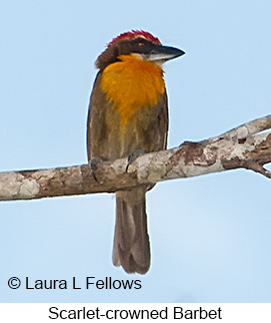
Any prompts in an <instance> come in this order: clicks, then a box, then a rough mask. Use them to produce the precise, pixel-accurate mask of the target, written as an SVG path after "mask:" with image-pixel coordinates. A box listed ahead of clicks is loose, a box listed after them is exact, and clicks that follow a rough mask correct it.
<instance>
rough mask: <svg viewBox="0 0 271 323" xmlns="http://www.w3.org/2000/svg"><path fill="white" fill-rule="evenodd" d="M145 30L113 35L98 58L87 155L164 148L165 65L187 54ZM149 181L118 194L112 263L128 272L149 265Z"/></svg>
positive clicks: (119, 155)
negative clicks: (147, 208) (163, 67)
mask: <svg viewBox="0 0 271 323" xmlns="http://www.w3.org/2000/svg"><path fill="white" fill-rule="evenodd" d="M183 54H184V52H183V51H182V50H180V49H177V48H174V47H168V46H163V45H162V44H161V43H160V41H159V39H158V38H156V37H154V36H153V35H152V34H150V33H149V32H146V31H138V30H133V31H129V32H125V33H123V34H120V35H119V36H118V37H116V38H114V39H113V40H112V41H111V42H110V43H109V44H108V46H107V48H106V49H105V50H104V51H103V52H102V53H101V54H100V56H98V58H97V60H96V62H95V64H96V67H97V68H98V69H99V71H98V74H97V76H96V80H95V83H94V86H93V90H92V94H91V97H90V104H89V112H88V126H87V150H88V159H89V162H90V164H91V161H92V160H95V158H99V159H102V160H112V161H113V160H115V159H117V158H123V157H129V156H132V155H133V154H134V155H136V154H137V153H138V152H145V153H149V152H153V151H158V150H162V149H165V148H166V144H167V132H168V103H167V94H166V89H165V83H164V79H163V70H162V63H164V62H166V61H168V60H170V59H173V58H175V57H178V56H181V55H183ZM152 187H153V186H150V185H141V186H138V187H135V188H132V189H130V190H127V191H126V190H125V191H117V192H116V226H115V238H114V247H113V263H114V265H115V266H122V267H123V269H124V270H125V271H126V272H127V273H140V274H145V273H146V272H147V271H148V269H149V266H150V244H149V235H148V230H147V215H146V198H145V195H146V192H147V191H148V190H149V189H150V188H152Z"/></svg>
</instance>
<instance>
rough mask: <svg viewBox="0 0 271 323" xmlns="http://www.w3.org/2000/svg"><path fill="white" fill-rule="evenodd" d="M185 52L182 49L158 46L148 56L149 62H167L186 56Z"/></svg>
mask: <svg viewBox="0 0 271 323" xmlns="http://www.w3.org/2000/svg"><path fill="white" fill-rule="evenodd" d="M184 54H185V52H184V51H182V50H181V49H178V48H175V47H169V46H162V45H161V46H159V45H158V46H157V47H156V48H154V49H152V50H151V52H150V53H149V55H148V60H150V61H161V62H166V61H168V60H170V59H173V58H176V57H179V56H182V55H184Z"/></svg>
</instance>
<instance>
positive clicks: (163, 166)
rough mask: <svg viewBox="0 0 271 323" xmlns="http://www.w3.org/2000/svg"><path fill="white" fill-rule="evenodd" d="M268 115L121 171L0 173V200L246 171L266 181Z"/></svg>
mask: <svg viewBox="0 0 271 323" xmlns="http://www.w3.org/2000/svg"><path fill="white" fill-rule="evenodd" d="M267 129H271V115H269V116H266V117H264V118H260V119H257V120H254V121H251V122H249V123H246V124H243V125H241V126H239V127H237V128H234V129H232V130H230V131H228V132H226V133H224V134H222V135H220V136H218V137H214V138H210V139H208V140H204V141H201V142H198V143H195V142H184V143H183V144H182V145H181V146H179V147H177V148H173V149H170V150H164V151H159V152H154V153H149V154H145V155H142V156H139V157H138V158H137V159H136V160H135V161H134V162H133V163H132V164H131V165H130V166H129V167H128V170H127V171H126V167H127V158H123V159H118V160H115V161H114V162H112V163H110V162H97V163H96V164H95V167H96V169H95V177H96V179H95V178H94V176H92V174H91V171H90V168H89V166H88V165H81V166H71V167H64V168H55V169H45V170H27V171H16V172H6V173H0V200H23V199H37V198H43V197H53V196H64V195H79V194H89V193H99V192H115V191H116V190H123V189H127V188H128V189H129V188H131V187H134V186H137V185H139V184H147V183H152V184H153V183H157V182H160V181H165V180H169V179H174V178H183V177H192V176H199V175H203V174H207V173H215V172H220V171H224V170H229V169H236V168H246V169H251V170H253V171H255V172H257V173H260V174H262V175H264V176H265V177H267V178H271V173H270V172H269V171H268V170H266V169H265V168H264V167H263V165H265V164H267V163H269V162H271V133H260V132H262V131H264V130H267Z"/></svg>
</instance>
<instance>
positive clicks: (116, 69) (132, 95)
mask: <svg viewBox="0 0 271 323" xmlns="http://www.w3.org/2000/svg"><path fill="white" fill-rule="evenodd" d="M119 59H120V62H116V63H113V64H110V65H109V66H107V67H106V68H105V70H104V71H103V73H102V79H101V87H102V90H103V91H104V92H105V93H106V94H107V98H108V100H110V101H111V102H113V107H114V109H117V110H118V112H119V114H120V117H121V119H122V120H123V122H124V123H125V124H127V123H128V122H129V118H130V117H131V115H132V114H133V113H134V112H135V111H137V110H139V109H140V108H142V107H144V108H149V109H151V108H152V107H153V106H155V105H156V104H157V103H158V100H159V98H160V97H161V94H163V93H164V92H165V84H164V79H163V70H162V68H161V67H160V66H158V65H156V64H154V63H153V62H150V61H145V60H142V59H140V58H138V57H137V56H135V55H121V56H120V57H119Z"/></svg>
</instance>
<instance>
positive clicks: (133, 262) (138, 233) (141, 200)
mask: <svg viewBox="0 0 271 323" xmlns="http://www.w3.org/2000/svg"><path fill="white" fill-rule="evenodd" d="M145 195H146V187H136V188H134V189H132V190H130V191H119V192H117V193H116V205H117V208H116V227H115V238H114V248H113V263H114V265H115V266H122V267H123V269H124V270H125V271H126V272H127V273H140V274H145V273H146V272H147V271H148V269H149V267H150V243H149V235H148V228H147V214H146V198H145Z"/></svg>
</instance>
